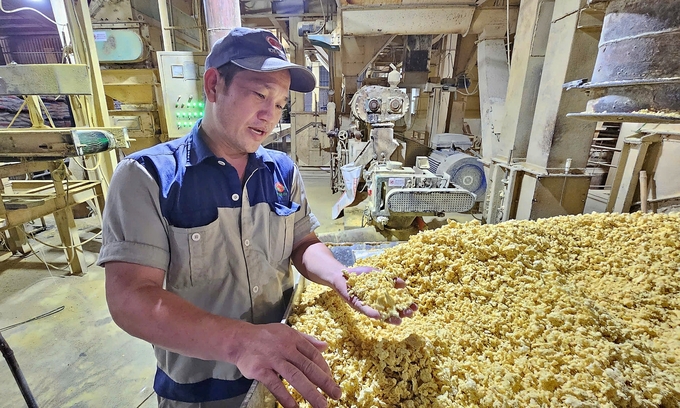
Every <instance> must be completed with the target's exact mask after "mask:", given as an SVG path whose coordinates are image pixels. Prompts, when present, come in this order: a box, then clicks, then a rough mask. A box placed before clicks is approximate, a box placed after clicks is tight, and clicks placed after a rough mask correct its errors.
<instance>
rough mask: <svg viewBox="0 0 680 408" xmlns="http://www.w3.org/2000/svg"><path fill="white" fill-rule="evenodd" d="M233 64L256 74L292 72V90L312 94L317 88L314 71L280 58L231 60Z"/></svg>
mask: <svg viewBox="0 0 680 408" xmlns="http://www.w3.org/2000/svg"><path fill="white" fill-rule="evenodd" d="M231 63H232V64H235V65H238V66H239V67H241V68H243V69H247V70H248V71H255V72H274V71H283V70H284V69H287V70H288V72H290V90H291V91H296V92H310V91H312V90H314V88H316V78H315V77H314V74H312V71H310V70H308V69H307V68H305V67H303V66H302V65H297V64H293V63H292V62H288V61H284V60H282V59H280V58H271V57H248V58H240V59H235V60H231Z"/></svg>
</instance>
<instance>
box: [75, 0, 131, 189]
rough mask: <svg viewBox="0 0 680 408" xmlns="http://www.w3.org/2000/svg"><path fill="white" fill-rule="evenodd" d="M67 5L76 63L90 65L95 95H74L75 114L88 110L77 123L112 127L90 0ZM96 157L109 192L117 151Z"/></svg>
mask: <svg viewBox="0 0 680 408" xmlns="http://www.w3.org/2000/svg"><path fill="white" fill-rule="evenodd" d="M64 5H65V8H66V15H67V17H68V20H69V22H70V23H71V24H70V26H71V38H72V39H73V48H74V55H75V57H76V63H79V64H86V65H87V66H88V67H89V68H90V69H89V73H90V80H91V82H92V96H85V97H83V98H74V97H71V103H72V104H73V105H75V107H74V109H73V111H74V113H75V112H76V111H77V110H80V111H82V112H84V113H85V116H78V115H74V116H75V121H76V126H83V127H110V126H111V124H110V121H109V110H108V107H107V106H106V96H105V94H104V82H103V80H102V74H101V71H100V69H99V57H98V56H97V47H96V45H95V41H94V33H93V30H92V21H91V19H90V10H89V8H88V5H87V2H86V1H82V0H73V1H69V0H67V1H64ZM78 28H80V29H78ZM81 30H82V31H81ZM83 101H84V106H83ZM97 156H98V158H99V162H100V170H101V171H100V176H101V179H102V182H103V188H104V194H106V193H107V191H108V183H109V180H111V175H112V174H113V170H114V169H115V167H116V165H117V164H118V159H117V158H116V152H115V150H110V151H107V152H103V153H98V154H97Z"/></svg>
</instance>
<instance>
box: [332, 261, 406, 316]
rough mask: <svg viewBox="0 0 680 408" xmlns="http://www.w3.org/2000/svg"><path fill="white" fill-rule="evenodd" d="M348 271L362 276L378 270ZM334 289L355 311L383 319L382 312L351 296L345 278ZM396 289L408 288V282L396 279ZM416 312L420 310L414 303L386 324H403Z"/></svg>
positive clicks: (358, 268) (364, 268)
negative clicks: (404, 320)
mask: <svg viewBox="0 0 680 408" xmlns="http://www.w3.org/2000/svg"><path fill="white" fill-rule="evenodd" d="M346 270H347V272H348V273H354V274H357V275H361V274H363V273H371V272H372V271H375V270H376V269H375V268H373V267H371V266H357V267H354V268H347V269H346ZM333 287H334V289H335V291H336V292H338V294H340V296H341V297H342V298H343V300H344V301H345V302H347V304H349V305H350V306H352V308H353V309H355V310H356V311H358V312H360V313H363V314H365V315H366V316H368V317H370V318H372V319H378V320H380V319H381V317H380V312H378V311H377V310H375V309H373V308H372V307H370V306H367V305H364V304H363V303H362V302H361V299H359V298H357V297H356V296H354V295H350V294H349V292H348V288H347V280H346V279H345V278H344V276H343V277H342V278H341V279H338V280H337V282H334V285H333ZM394 287H395V288H398V289H403V288H405V287H406V282H404V280H403V279H401V278H396V279H395V281H394ZM416 310H418V306H417V305H416V304H415V303H412V304H411V306H410V307H409V308H408V309H405V310H401V311H399V317H396V316H393V317H390V318H389V319H387V320H386V322H387V323H391V324H395V325H398V324H401V319H402V318H404V317H411V316H413V312H415V311H416Z"/></svg>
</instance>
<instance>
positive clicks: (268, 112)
mask: <svg viewBox="0 0 680 408" xmlns="http://www.w3.org/2000/svg"><path fill="white" fill-rule="evenodd" d="M276 115H277V109H276V104H275V103H274V102H269V101H266V102H264V103H263V104H262V106H261V107H260V111H259V114H258V117H259V119H261V120H264V121H267V122H270V123H271V122H272V121H278V119H277V118H276Z"/></svg>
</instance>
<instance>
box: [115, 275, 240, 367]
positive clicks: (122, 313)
mask: <svg viewBox="0 0 680 408" xmlns="http://www.w3.org/2000/svg"><path fill="white" fill-rule="evenodd" d="M108 269H109V265H107V272H109V271H108ZM115 272H119V271H115ZM115 272H112V273H109V274H107V275H108V276H107V300H108V302H109V309H110V312H111V316H112V317H113V319H114V321H115V322H116V323H117V324H118V325H119V326H120V327H121V328H122V329H123V330H125V331H126V332H128V333H130V334H131V335H133V336H135V337H138V338H141V339H143V340H146V341H148V342H150V343H151V344H154V345H157V346H160V347H162V348H164V349H167V350H170V351H173V352H176V353H179V354H182V355H185V356H189V357H195V358H200V359H203V360H220V361H227V362H234V361H235V358H236V355H235V354H236V353H237V347H236V346H235V345H237V344H238V341H237V339H238V338H242V336H243V334H244V332H247V331H248V330H249V329H250V327H249V326H252V325H250V324H249V323H247V322H242V321H239V320H234V319H227V318H224V317H221V316H217V315H214V314H211V313H208V312H206V311H204V310H202V309H200V308H198V307H196V306H194V305H192V304H191V303H189V302H187V301H186V300H184V299H182V298H181V297H179V296H177V295H176V294H174V293H171V292H168V291H166V290H165V289H163V288H162V287H160V286H158V285H155V284H154V283H151V282H149V283H146V282H141V283H140V282H136V283H133V284H130V283H129V282H126V280H125V279H122V278H123V277H122V276H121V275H119V274H118V273H115ZM123 273H126V272H123Z"/></svg>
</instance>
